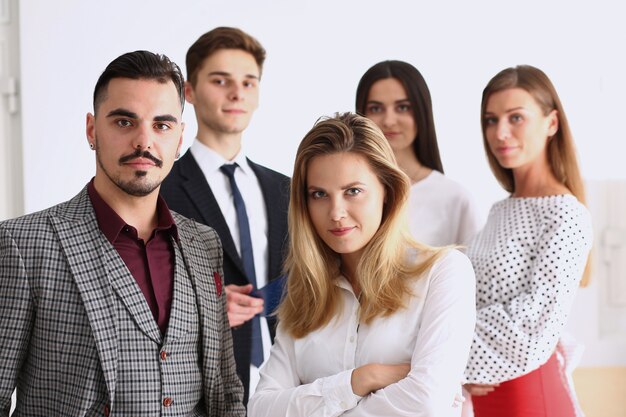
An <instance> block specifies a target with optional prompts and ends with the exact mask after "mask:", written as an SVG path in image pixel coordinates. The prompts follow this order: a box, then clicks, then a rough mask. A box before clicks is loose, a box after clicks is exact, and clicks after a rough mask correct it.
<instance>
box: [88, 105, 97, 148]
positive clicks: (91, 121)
mask: <svg viewBox="0 0 626 417" xmlns="http://www.w3.org/2000/svg"><path fill="white" fill-rule="evenodd" d="M85 133H86V135H87V142H89V146H90V147H91V146H92V145H93V146H95V143H96V116H94V115H93V114H91V113H87V117H86V121H85Z"/></svg>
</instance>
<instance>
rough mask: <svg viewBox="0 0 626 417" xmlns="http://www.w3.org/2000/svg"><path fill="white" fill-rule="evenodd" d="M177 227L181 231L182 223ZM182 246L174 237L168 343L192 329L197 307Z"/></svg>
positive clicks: (166, 336)
mask: <svg viewBox="0 0 626 417" xmlns="http://www.w3.org/2000/svg"><path fill="white" fill-rule="evenodd" d="M177 227H178V230H179V231H180V229H181V227H180V225H178V224H177ZM179 234H180V233H179ZM185 236H186V235H185ZM182 246H183V244H182V242H181V244H180V245H179V244H178V243H177V242H176V240H175V239H174V238H172V247H173V248H174V253H175V256H176V258H175V261H174V262H175V263H174V268H175V272H174V292H173V299H172V308H171V311H170V321H169V324H168V326H167V333H166V335H165V339H166V343H170V342H172V341H174V340H176V339H179V338H181V337H182V336H184V335H185V334H187V333H188V332H189V331H190V330H191V329H190V328H189V326H190V324H189V323H191V322H193V320H191V318H192V316H193V315H194V314H196V308H197V307H196V299H195V295H194V294H193V289H192V285H191V279H192V277H191V276H190V275H191V274H190V273H189V272H188V269H187V267H186V265H185V261H184V258H183V254H182ZM186 281H187V282H186Z"/></svg>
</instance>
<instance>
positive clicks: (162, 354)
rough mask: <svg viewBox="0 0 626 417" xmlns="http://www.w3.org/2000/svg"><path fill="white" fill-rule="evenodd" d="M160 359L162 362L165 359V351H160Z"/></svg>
mask: <svg viewBox="0 0 626 417" xmlns="http://www.w3.org/2000/svg"><path fill="white" fill-rule="evenodd" d="M161 359H162V360H165V359H167V352H166V351H164V350H162V351H161Z"/></svg>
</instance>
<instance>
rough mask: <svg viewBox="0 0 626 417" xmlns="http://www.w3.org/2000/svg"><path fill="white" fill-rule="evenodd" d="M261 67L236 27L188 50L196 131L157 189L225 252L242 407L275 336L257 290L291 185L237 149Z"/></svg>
mask: <svg viewBox="0 0 626 417" xmlns="http://www.w3.org/2000/svg"><path fill="white" fill-rule="evenodd" d="M264 60H265V50H264V49H263V47H262V46H261V44H260V43H259V42H258V41H257V40H256V39H254V38H253V37H251V36H250V35H248V34H246V33H244V32H243V31H241V30H239V29H236V28H229V27H219V28H216V29H213V30H211V31H209V32H207V33H205V34H204V35H202V36H200V38H199V39H198V40H197V41H196V42H195V43H194V44H193V45H192V46H191V47H190V48H189V50H188V51H187V59H186V63H187V82H186V83H185V95H186V98H187V101H188V102H190V103H191V104H193V106H194V110H195V113H196V119H197V121H198V132H197V134H196V139H195V140H194V142H193V144H192V145H191V148H190V149H189V151H188V152H187V153H185V155H184V156H183V157H182V158H180V159H179V160H178V161H177V162H176V163H175V164H174V168H173V169H172V172H171V173H170V175H169V176H168V177H167V178H166V180H165V181H164V182H163V187H161V195H162V196H163V197H164V198H165V200H166V201H167V202H168V204H169V205H170V207H172V210H175V211H177V212H179V213H181V214H183V215H185V216H187V217H190V218H193V219H195V220H197V221H199V222H203V223H205V224H207V225H209V226H211V227H212V228H214V229H215V230H216V231H217V233H218V235H219V236H220V239H221V240H222V244H223V245H224V279H225V282H226V284H227V285H226V293H227V295H228V318H229V321H230V325H231V327H232V328H233V340H234V348H235V360H236V362H237V373H238V374H239V376H240V378H241V380H242V382H243V385H244V390H245V394H244V402H246V401H247V398H248V395H249V393H250V391H252V392H253V391H254V387H256V383H257V382H258V367H259V366H260V364H261V363H262V362H263V360H264V359H265V358H267V357H268V356H269V348H270V345H271V342H272V340H273V337H274V331H275V319H274V318H273V317H267V318H266V317H263V316H265V315H266V314H260V313H263V311H264V300H263V298H261V297H256V296H255V295H257V294H258V293H256V290H258V289H260V288H262V287H264V286H266V285H267V284H270V283H272V282H274V281H275V280H276V279H277V278H278V277H279V276H280V275H281V269H282V263H283V257H284V256H283V255H284V248H285V247H286V240H287V206H288V200H289V179H288V177H286V176H284V175H282V174H279V173H277V172H275V171H272V170H270V169H268V168H265V167H263V166H261V165H258V164H255V163H254V162H252V161H250V160H249V159H248V158H247V157H246V154H245V151H244V149H242V134H243V132H244V130H245V129H246V128H247V127H248V124H249V123H250V119H251V117H252V114H253V113H254V111H255V110H256V108H257V106H258V103H259V83H260V80H261V71H262V68H263V61H264ZM224 165H225V167H223V166H224ZM260 316H261V317H260Z"/></svg>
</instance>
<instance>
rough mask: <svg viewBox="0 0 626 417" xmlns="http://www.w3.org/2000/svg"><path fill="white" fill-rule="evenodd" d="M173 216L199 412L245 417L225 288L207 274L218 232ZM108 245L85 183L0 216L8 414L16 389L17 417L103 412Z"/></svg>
mask: <svg viewBox="0 0 626 417" xmlns="http://www.w3.org/2000/svg"><path fill="white" fill-rule="evenodd" d="M173 216H174V220H175V221H176V224H177V227H178V232H179V236H180V242H181V245H180V246H181V250H182V254H183V258H184V260H185V264H186V266H187V269H188V271H189V274H190V278H191V282H192V284H193V286H194V289H195V294H196V300H194V301H195V303H196V304H197V309H198V319H199V322H200V329H201V331H200V336H201V343H200V345H199V346H198V349H199V357H200V358H201V360H202V364H201V365H202V366H201V369H202V372H203V387H202V389H203V402H204V407H205V410H206V415H207V416H245V409H244V407H243V405H242V403H241V400H242V395H243V390H242V386H241V383H240V381H239V379H238V377H237V375H236V372H235V362H234V359H233V346H232V338H231V331H230V328H229V326H228V318H227V316H226V312H225V296H224V294H222V291H221V287H220V286H219V285H217V284H216V282H215V281H214V273H215V272H218V273H220V275H221V269H222V248H221V245H220V242H219V239H218V238H217V235H216V234H215V232H214V231H213V230H212V229H210V228H209V227H207V226H204V225H201V224H199V223H196V222H194V221H192V220H189V219H187V218H185V217H182V216H180V215H178V214H176V213H173ZM107 245H108V246H107ZM110 247H111V246H110V244H109V243H108V241H107V240H106V238H105V237H104V236H103V235H102V234H101V232H100V230H99V228H98V223H97V221H96V217H95V214H94V212H93V208H92V206H91V202H90V200H89V197H88V195H87V191H86V188H85V189H83V190H82V191H81V192H80V193H79V194H78V195H77V196H76V197H74V198H73V199H72V200H70V201H67V202H65V203H62V204H59V205H57V206H55V207H52V208H49V209H47V210H44V211H41V212H38V213H34V214H30V215H27V216H24V217H21V218H18V219H13V220H7V221H4V222H1V223H0V338H1V339H0V340H1V342H0V416H8V415H9V408H10V404H11V393H12V391H13V389H14V388H15V387H17V391H18V394H17V395H18V400H17V402H18V405H17V408H16V412H15V414H14V415H15V416H44V415H45V416H61V415H63V416H92V415H103V414H104V413H105V411H106V409H107V408H106V404H112V403H114V401H115V384H116V372H117V360H116V355H117V333H116V328H115V320H113V319H112V318H113V317H114V314H115V312H114V311H113V308H112V307H111V306H112V305H113V304H114V303H112V302H111V300H112V297H113V294H112V288H111V285H110V280H109V277H108V276H107V267H106V265H105V262H104V259H105V258H106V257H105V256H103V254H104V253H105V252H106V251H107V250H110ZM218 287H220V288H218ZM192 302H193V301H192ZM94 376H95V377H94ZM98 378H100V380H101V379H102V378H103V379H104V381H105V385H106V392H104V393H103V392H101V391H102V390H103V388H102V385H103V384H102V383H101V381H100V383H97V381H95V380H94V379H98ZM138 388H140V387H138ZM138 391H140V389H138ZM103 410H104V411H103Z"/></svg>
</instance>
